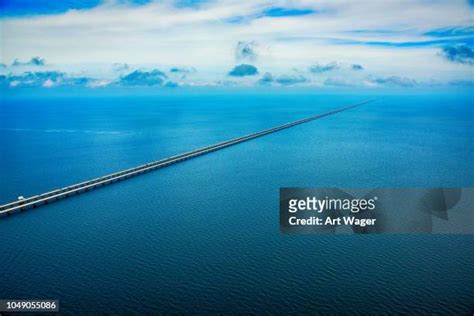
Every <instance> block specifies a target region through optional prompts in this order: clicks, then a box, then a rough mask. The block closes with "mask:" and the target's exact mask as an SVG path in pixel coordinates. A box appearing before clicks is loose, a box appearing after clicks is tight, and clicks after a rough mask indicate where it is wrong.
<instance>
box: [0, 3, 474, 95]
mask: <svg viewBox="0 0 474 316" xmlns="http://www.w3.org/2000/svg"><path fill="white" fill-rule="evenodd" d="M0 3H1V4H0V10H1V11H0V32H1V33H0V35H1V44H0V45H1V46H0V63H1V64H0V85H1V86H2V88H16V87H22V86H38V87H42V88H54V87H58V86H85V87H88V88H103V87H109V86H147V87H166V88H176V87H181V86H226V87H240V86H244V87H254V86H264V87H283V86H285V87H289V86H292V87H293V86H306V87H332V88H347V87H366V88H377V87H397V88H412V87H439V86H472V85H473V78H474V0H446V1H443V0H410V1H408V0H398V1H390V0H388V1H371V0H363V1H345V0H341V1H318V0H313V1H310V0H294V1H279V0H253V1H234V0H225V1H224V0H201V1H199V0H161V1H147V0H135V1H127V0H65V1H56V0H16V1H13V0H2V1H1V2H0Z"/></svg>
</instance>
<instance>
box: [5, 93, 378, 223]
mask: <svg viewBox="0 0 474 316" xmlns="http://www.w3.org/2000/svg"><path fill="white" fill-rule="evenodd" d="M374 100H375V99H371V100H367V101H364V102H361V103H357V104H353V105H349V106H346V107H342V108H338V109H335V110H332V111H329V112H325V113H322V114H318V115H314V116H310V117H307V118H304V119H301V120H298V121H295V122H291V123H287V124H284V125H280V126H277V127H273V128H269V129H266V130H263V131H260V132H257V133H252V134H249V135H245V136H242V137H238V138H234V139H231V140H228V141H225V142H221V143H218V144H214V145H210V146H207V147H203V148H199V149H196V150H192V151H189V152H186V153H183V154H180V155H177V156H172V157H168V158H165V159H161V160H157V161H153V162H149V163H147V164H144V165H140V166H137V167H134V168H130V169H127V170H123V171H119V172H115V173H112V174H108V175H105V176H102V177H99V178H95V179H92V180H88V181H84V182H81V183H77V184H73V185H70V186H67V187H64V188H60V189H56V190H53V191H49V192H46V193H42V194H39V195H35V196H31V197H28V198H23V199H19V200H16V201H13V202H10V203H7V204H4V205H1V206H0V215H10V214H11V213H13V212H16V211H23V210H27V209H30V208H35V207H38V206H41V205H45V204H49V203H52V202H55V201H58V200H61V199H65V198H68V197H70V196H73V195H76V194H79V193H83V192H87V191H91V190H95V189H97V188H100V187H103V186H105V185H109V184H112V183H114V182H118V181H122V180H125V179H128V178H131V177H134V176H138V175H140V174H143V173H146V172H150V171H153V170H156V169H160V168H163V167H166V166H169V165H172V164H175V163H178V162H181V161H183V160H187V159H191V158H194V157H197V156H201V155H204V154H207V153H210V152H213V151H216V150H219V149H223V148H226V147H229V146H232V145H236V144H239V143H243V142H246V141H248V140H251V139H254V138H257V137H261V136H264V135H268V134H271V133H275V132H278V131H281V130H283V129H286V128H290V127H293V126H296V125H299V124H303V123H306V122H310V121H314V120H317V119H320V118H322V117H325V116H329V115H333V114H336V113H339V112H342V111H346V110H349V109H352V108H355V107H357V106H360V105H363V104H367V103H369V102H372V101H374Z"/></svg>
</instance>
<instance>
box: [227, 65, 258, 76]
mask: <svg viewBox="0 0 474 316" xmlns="http://www.w3.org/2000/svg"><path fill="white" fill-rule="evenodd" d="M256 74H258V69H257V67H255V66H252V65H247V64H241V65H237V66H235V67H234V68H233V69H232V70H231V71H229V76H232V77H245V76H254V75H256Z"/></svg>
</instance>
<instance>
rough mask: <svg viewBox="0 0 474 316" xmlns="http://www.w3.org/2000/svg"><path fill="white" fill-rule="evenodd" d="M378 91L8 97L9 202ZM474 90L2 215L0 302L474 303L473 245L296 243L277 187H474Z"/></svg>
mask: <svg viewBox="0 0 474 316" xmlns="http://www.w3.org/2000/svg"><path fill="white" fill-rule="evenodd" d="M371 97H372V95H371V94H369V93H368V94H361V93H359V94H333V95H327V94H322V93H312V92H303V91H300V92H291V93H263V92H262V93H249V92H246V93H244V92H238V93H237V92H236V93H229V92H221V93H217V92H214V93H197V92H186V93H180V92H178V90H177V91H176V92H171V93H167V94H162V95H143V96H140V97H137V96H131V95H126V94H125V95H121V96H110V95H106V94H100V93H94V94H85V95H68V94H64V95H56V96H53V95H38V96H35V97H34V96H30V97H22V96H5V97H4V98H3V99H2V104H1V108H0V147H1V153H0V175H1V181H0V203H2V204H3V203H6V202H9V201H11V200H13V199H15V198H16V197H17V196H18V195H24V196H29V195H34V194H37V193H41V192H45V191H47V190H50V189H55V188H58V187H61V186H66V185H69V184H73V183H76V182H81V181H83V180H87V179H90V178H93V177H97V176H101V175H104V174H107V173H110V172H114V171H118V170H122V169H125V168H129V167H132V166H135V165H138V164H141V163H145V162H149V161H153V160H156V159H160V158H165V157H167V156H171V155H174V154H178V153H182V152H185V151H188V150H192V149H195V148H199V147H201V146H205V145H209V144H213V143H216V142H220V141H223V140H227V139H231V138H234V137H238V136H241V135H244V134H248V133H251V132H254V131H258V130H262V129H265V128H269V127H273V126H276V125H280V124H282V123H286V122H290V121H293V120H296V119H300V118H304V117H307V116H310V115H314V114H318V113H322V112H325V111H328V110H331V109H334V108H338V107H341V106H344V105H349V104H352V103H356V102H360V101H364V100H366V99H369V98H371ZM473 108H474V102H473V96H472V93H471V94H469V93H436V94H426V93H410V94H402V93H399V94H390V95H386V96H384V97H383V98H381V99H379V100H377V101H376V102H373V103H370V104H367V105H365V106H361V107H358V108H354V109H351V110H349V111H345V112H342V113H338V114H336V115H333V116H330V117H325V118H323V119H320V120H317V121H313V122H310V123H306V124H303V125H299V126H296V127H293V128H291V129H288V130H284V131H281V132H278V133H274V134H271V135H267V136H265V137H262V138H258V139H255V140H252V141H250V142H246V143H242V144H239V145H236V146H233V147H230V148H226V149H224V150H220V151H217V152H214V153H211V154H209V155H205V156H201V157H198V158H196V159H192V160H189V161H185V162H183V163H179V164H176V165H172V166H170V167H167V168H164V169H161V170H158V171H155V172H152V173H148V174H145V175H142V176H140V177H136V178H132V179H129V180H127V181H124V182H120V183H116V184H113V185H111V186H107V187H104V188H101V189H100V190H96V191H91V192H89V193H87V194H82V195H79V196H76V197H73V198H70V199H67V200H63V201H60V202H57V203H53V204H51V205H48V206H45V207H41V208H38V209H35V210H30V211H27V212H23V213H18V214H16V215H15V216H10V217H2V218H0V298H57V299H59V300H60V307H61V310H62V311H64V312H71V313H77V312H87V313H92V312H100V311H106V312H109V313H112V314H114V313H127V312H136V313H160V312H164V311H170V310H172V311H175V312H187V313H219V312H226V311H230V310H233V311H234V312H244V313H261V312H264V311H266V312H268V313H278V312H280V313H281V312H283V311H284V312H288V313H298V312H306V313H317V312H319V313H324V312H330V311H332V312H337V313H349V312H350V313H352V314H362V313H363V312H364V311H366V310H367V309H369V308H370V309H371V310H372V311H373V312H374V313H381V312H383V311H385V310H390V311H392V312H399V313H413V312H416V313H429V314H431V313H439V314H457V315H460V314H470V313H472V312H473V311H474V288H473V287H472V284H474V274H473V273H472V266H474V251H473V249H474V247H473V246H474V237H473V236H462V235H453V236H447V235H433V236H429V235H424V236H422V235H418V236H417V235H411V236H408V235H407V236H389V235H383V236H382V235H381V236H374V235H371V236H354V235H340V236H321V235H307V236H289V235H282V234H281V233H280V232H279V217H278V216H279V209H278V207H279V201H278V193H279V188H280V187H283V186H284V187H321V186H322V187H328V186H331V187H346V188H349V187H353V188H366V187H472V186H473V184H474V170H473V167H472V161H473V158H474V154H473V149H474V147H473V144H472V139H473V127H474V117H473Z"/></svg>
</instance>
